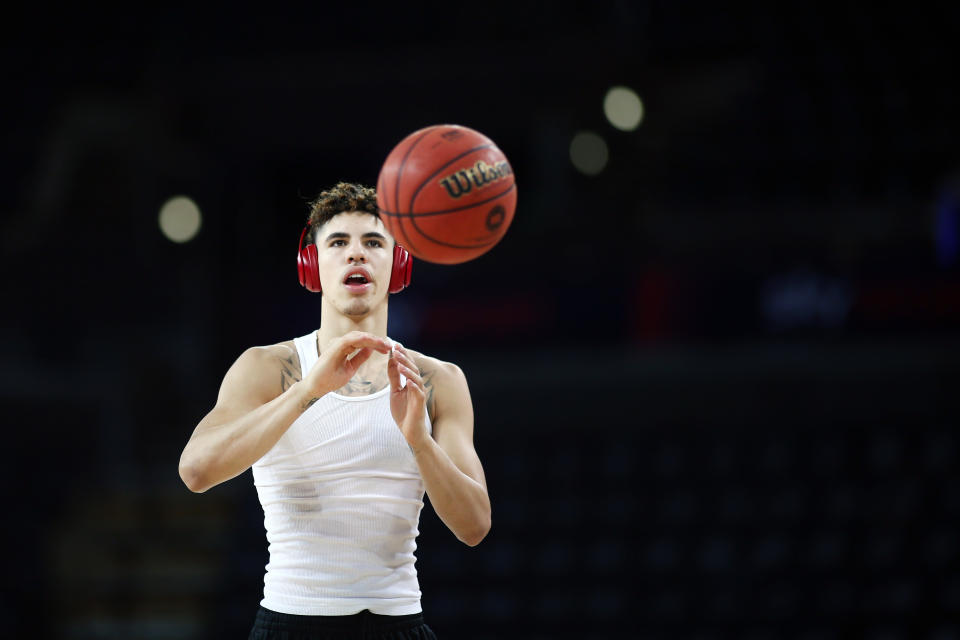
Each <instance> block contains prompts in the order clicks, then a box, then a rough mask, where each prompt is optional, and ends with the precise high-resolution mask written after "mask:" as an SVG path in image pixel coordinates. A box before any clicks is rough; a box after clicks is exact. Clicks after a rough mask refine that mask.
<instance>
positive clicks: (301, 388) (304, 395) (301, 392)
mask: <svg viewBox="0 0 960 640" xmlns="http://www.w3.org/2000/svg"><path fill="white" fill-rule="evenodd" d="M288 392H293V393H294V397H295V398H296V400H297V408H298V409H299V410H300V412H301V413H303V412H304V411H306V410H307V409H309V408H310V406H311V405H312V404H313V403H314V402H316V401H317V400H319V399H320V398H321V397H323V395H324V394H322V393H320V394H318V393H317V392H316V390H315V389H311V388H310V387H309V386H307V384H306V383H305V382H304V381H303V380H300V381H299V382H297V383H295V384H294V385H292V386H291V387H290V389H289V391H288Z"/></svg>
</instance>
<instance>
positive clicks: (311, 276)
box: [297, 244, 322, 293]
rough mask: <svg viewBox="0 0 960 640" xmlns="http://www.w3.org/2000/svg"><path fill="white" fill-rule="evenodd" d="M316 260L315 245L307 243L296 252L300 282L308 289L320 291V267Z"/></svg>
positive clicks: (315, 291)
mask: <svg viewBox="0 0 960 640" xmlns="http://www.w3.org/2000/svg"><path fill="white" fill-rule="evenodd" d="M317 262H318V259H317V246H316V245H313V244H308V245H307V246H305V247H304V248H303V249H301V250H300V253H298V254H297V274H298V275H299V276H300V284H302V285H303V286H304V287H306V288H307V290H308V291H313V292H314V293H321V292H322V289H321V288H320V268H319V266H318V264H317Z"/></svg>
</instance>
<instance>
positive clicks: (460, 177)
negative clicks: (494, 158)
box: [440, 160, 513, 198]
mask: <svg viewBox="0 0 960 640" xmlns="http://www.w3.org/2000/svg"><path fill="white" fill-rule="evenodd" d="M512 173H513V170H512V169H511V168H510V165H509V164H508V163H507V162H498V163H496V164H495V165H493V166H491V165H489V164H487V163H486V162H484V161H483V160H478V161H477V164H475V165H473V166H472V167H466V168H464V169H460V170H459V171H454V172H453V173H451V174H450V175H448V176H446V177H445V178H443V179H442V180H440V184H441V185H443V188H444V189H446V190H447V193H448V194H450V197H451V198H459V197H460V196H462V195H464V194H466V193H470V192H471V191H473V189H475V188H476V189H477V190H480V189H483V188H484V187H487V186H489V185H491V184H493V183H494V182H497V181H499V180H503V179H504V178H506V177H507V176H509V175H510V174H512Z"/></svg>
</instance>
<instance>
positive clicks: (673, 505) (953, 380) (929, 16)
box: [0, 1, 960, 640]
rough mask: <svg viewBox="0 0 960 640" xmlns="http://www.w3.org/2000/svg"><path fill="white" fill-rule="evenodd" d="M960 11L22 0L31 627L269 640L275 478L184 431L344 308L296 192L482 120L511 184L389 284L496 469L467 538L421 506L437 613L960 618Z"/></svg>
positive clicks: (11, 264) (16, 69) (21, 609)
mask: <svg viewBox="0 0 960 640" xmlns="http://www.w3.org/2000/svg"><path fill="white" fill-rule="evenodd" d="M957 7H958V5H957V4H956V3H941V4H940V5H939V6H934V5H932V4H931V5H930V6H923V4H922V3H914V4H910V3H895V4H891V5H887V4H884V3H880V4H879V5H877V6H869V5H866V4H860V5H859V8H855V6H854V5H853V4H849V5H845V4H843V3H832V4H823V5H820V4H816V3H813V4H804V5H803V6H791V5H789V4H787V5H783V4H779V3H769V4H768V5H763V6H759V5H758V6H755V7H752V8H749V9H747V8H743V7H742V6H741V8H738V9H734V8H731V7H727V6H724V3H708V2H691V3H671V2H659V1H657V2H607V3H604V2H596V3H567V4H564V3H546V2H539V3H512V4H506V5H505V4H502V3H501V4H490V3H461V4H442V5H441V4H431V3H416V2H415V3H399V4H398V3H392V4H385V5H383V6H374V5H370V6H361V5H357V4H352V3H349V8H348V7H347V6H346V4H344V5H343V6H328V5H326V4H325V3H316V4H315V5H314V6H313V7H312V8H310V9H304V8H299V9H293V8H290V9H283V8H280V7H278V6H271V7H270V8H267V6H266V5H264V6H262V7H257V8H255V9H250V8H243V7H231V8H219V9H212V8H204V7H202V6H200V5H197V6H194V7H189V8H186V7H184V8H181V9H176V8H166V9H164V10H163V11H148V10H146V9H145V8H141V7H135V6H133V5H131V6H129V7H127V8H125V9H118V10H114V11H107V10H102V9H101V10H97V9H93V8H91V7H88V6H85V5H77V6H75V7H74V8H72V9H63V8H58V9H54V8H53V7H47V8H42V7H39V8H34V9H25V8H23V7H20V8H8V9H6V10H5V11H6V12H7V13H6V16H5V19H4V24H3V26H2V27H0V35H2V42H3V44H2V47H3V54H4V55H3V56H2V58H0V69H2V70H3V78H4V87H5V91H4V93H5V96H6V97H5V98H4V101H3V102H4V104H3V112H4V114H5V115H4V116H3V118H2V123H3V155H2V162H3V165H2V166H3V189H2V190H0V214H2V223H0V242H2V251H3V279H2V302H3V308H4V313H3V314H2V316H0V317H2V327H0V345H2V357H3V359H2V367H0V375H2V380H3V382H2V385H0V415H2V416H3V418H4V434H5V437H4V442H5V445H6V447H5V450H6V451H7V454H6V460H5V461H4V464H3V465H0V469H2V471H0V473H2V474H3V475H2V478H3V486H4V493H5V501H4V506H5V511H6V513H5V515H4V523H5V526H4V530H5V533H4V538H5V544H4V545H3V550H4V552H5V555H4V557H3V564H4V566H5V571H4V574H5V578H4V597H3V598H2V601H0V607H2V608H0V612H2V617H3V620H4V625H5V629H4V632H3V635H4V636H5V637H48V638H69V639H92V638H111V639H112V638H118V639H119V638H123V639H127V638H151V639H167V638H178V639H179V638H183V639H192V638H242V637H246V633H247V631H248V630H249V627H250V624H251V622H252V617H253V615H254V612H255V609H256V606H257V604H258V602H259V599H260V597H261V589H262V578H263V567H264V564H265V563H266V541H265V538H264V531H263V522H262V512H261V511H260V508H259V503H258V502H257V498H256V494H255V491H254V488H253V486H252V479H251V476H250V474H249V472H247V473H245V474H243V475H242V476H240V477H238V478H237V479H235V480H233V481H231V482H229V483H227V484H224V485H221V486H219V487H216V488H214V489H212V490H211V491H209V492H207V493H206V494H203V495H194V494H191V493H190V492H189V491H187V489H186V488H185V487H184V486H183V485H182V484H181V482H180V480H179V478H178V475H177V461H178V457H179V454H180V451H181V449H182V447H183V445H184V444H185V443H186V441H187V439H188V437H189V435H190V432H191V430H192V429H193V427H194V426H195V424H196V423H197V422H198V421H199V420H200V418H201V417H202V416H203V415H204V414H205V413H206V412H207V411H208V410H209V409H210V408H211V407H212V405H213V402H214V401H215V399H216V394H217V389H218V387H219V384H220V380H221V379H222V376H223V374H224V372H225V371H226V370H227V368H228V367H229V366H230V364H231V363H232V362H233V361H234V359H235V358H236V357H237V356H238V355H239V354H240V353H241V352H242V351H243V350H244V349H245V348H247V347H249V346H251V345H256V344H269V343H274V342H278V341H282V340H286V339H290V338H292V337H293V336H297V335H303V334H306V333H307V332H309V331H310V330H312V329H314V328H316V326H317V323H318V319H319V316H318V314H319V297H317V296H312V295H311V294H309V293H307V292H306V291H305V290H304V289H302V288H301V287H300V286H299V285H298V283H297V279H296V274H295V267H294V248H295V246H294V245H295V244H296V240H297V238H298V236H299V232H300V229H301V228H302V224H303V222H304V220H305V218H306V214H307V207H306V201H307V200H308V199H309V198H311V197H313V196H315V195H316V194H317V193H318V192H319V191H320V190H322V189H323V188H325V187H327V186H329V185H331V184H332V183H334V182H336V181H338V180H352V181H361V182H365V183H367V184H373V183H374V182H375V181H376V176H377V173H378V171H379V168H380V164H381V163H382V162H383V159H384V158H385V157H386V155H387V154H388V153H389V151H390V149H391V148H392V147H393V145H394V144H396V143H397V142H398V141H399V140H400V139H402V138H403V137H404V136H405V135H406V134H408V133H410V132H411V131H413V130H415V129H418V128H420V127H423V126H427V125H431V124H436V123H444V122H453V123H458V124H463V125H466V126H470V127H473V128H475V129H478V130H480V131H482V132H483V133H485V134H487V135H488V136H490V137H491V138H493V139H494V140H495V141H496V142H497V143H498V145H499V146H500V148H501V149H502V150H503V151H504V152H505V153H506V154H507V156H508V157H509V158H510V160H511V163H512V165H513V168H514V171H515V174H516V177H517V183H518V190H519V204H518V209H517V212H516V217H515V220H514V222H513V225H512V227H511V228H510V230H509V233H508V234H507V235H506V237H505V239H504V240H503V241H502V242H501V243H500V244H499V245H498V246H496V247H495V248H494V249H493V250H491V251H490V252H489V253H487V254H486V255H484V256H482V257H481V258H479V259H477V260H475V261H473V262H470V263H467V264H462V265H458V266H438V265H431V264H427V263H424V262H422V261H421V262H417V263H416V264H415V266H414V272H413V286H412V287H411V288H410V289H409V290H408V291H406V292H404V293H402V294H400V295H398V296H395V297H394V298H392V300H391V334H392V335H394V336H395V337H398V338H400V339H402V340H403V341H404V342H405V344H407V345H408V346H411V347H414V348H417V349H419V350H421V351H424V352H427V353H430V354H433V355H435V356H437V357H440V358H443V359H446V360H451V361H454V362H457V363H458V364H460V366H461V367H462V368H463V369H464V371H465V372H466V374H467V377H468V380H469V381H470V384H471V391H472V395H473V401H474V405H475V412H476V445H477V449H478V452H479V454H480V456H481V459H482V460H483V461H484V464H485V468H486V473H487V478H488V482H489V487H490V494H491V497H492V502H493V522H494V525H493V529H492V531H491V533H490V535H489V536H488V537H487V539H486V540H485V541H484V542H483V543H482V544H481V545H480V546H479V547H477V548H475V549H470V548H467V547H465V546H463V545H461V544H460V543H458V542H457V541H456V540H455V539H454V537H453V536H452V534H450V533H449V532H448V531H447V530H446V529H445V528H444V527H443V525H442V524H441V523H440V522H439V521H438V520H437V518H436V516H435V515H434V514H433V512H432V511H431V509H430V508H429V506H427V507H426V508H425V509H424V512H423V516H422V521H421V532H422V533H421V537H420V540H419V552H418V555H419V560H418V563H417V567H418V570H419V573H420V580H421V586H422V588H423V591H424V596H423V606H424V609H425V613H426V615H427V618H428V620H429V622H430V623H431V625H432V626H433V627H434V629H435V630H436V631H437V632H438V633H439V634H440V637H442V638H463V639H471V638H566V637H578V638H612V637H631V638H634V637H635V638H699V639H703V640H706V639H719V638H751V639H760V638H804V639H807V640H820V639H824V640H826V639H830V638H848V637H863V638H874V639H897V638H924V639H927V638H929V639H931V640H949V639H956V638H960V626H958V623H957V620H960V574H958V573H957V571H956V567H957V566H958V565H960V562H958V559H960V558H958V555H960V553H958V552H960V550H958V544H960V541H958V537H957V534H958V531H957V527H956V523H957V522H958V521H960V517H958V516H960V482H958V481H960V474H958V467H957V463H958V434H957V429H956V427H957V417H958V413H960V411H958V408H960V406H958V405H960V402H958V392H957V389H958V388H960V358H958V355H960V331H958V328H960V267H958V255H957V254H958V238H960V236H958V233H960V231H958V229H960V226H958V216H960V147H958V143H960V124H958V123H960V118H958V117H957V114H958V113H960V92H958V90H957V74H958V71H957V69H958V65H957V64H956V63H957V60H958V57H957V53H958V47H957V45H956V34H957V32H958V31H957V30H958V27H960V11H958V9H957ZM612 87H627V88H629V89H630V90H632V91H633V92H635V93H636V95H637V96H639V98H640V99H641V100H642V105H643V107H644V110H643V117H642V120H641V121H640V123H639V126H636V128H635V129H633V130H629V131H625V130H621V129H620V128H617V127H615V126H613V125H612V124H611V122H610V121H608V118H607V116H606V115H605V111H604V104H605V98H606V96H607V95H608V91H609V90H610V89H611V88H612ZM628 95H629V94H628ZM585 136H586V137H585ZM575 140H578V141H579V142H578V143H574V141H575ZM584 150H585V151H584ZM572 152H574V153H572ZM581 152H584V153H586V154H587V155H586V157H585V158H584V157H577V153H581ZM574 161H576V162H577V163H578V164H579V165H580V166H581V167H582V168H583V169H584V170H580V169H578V166H577V165H576V164H574ZM584 171H586V172H584ZM175 196H187V197H189V198H190V199H192V201H193V202H194V203H195V204H196V206H197V207H198V209H199V211H200V215H201V216H202V217H201V219H200V220H201V223H200V227H199V231H198V232H197V233H196V235H195V236H194V237H193V238H192V239H191V240H189V241H186V242H172V241H171V240H169V239H168V238H167V237H165V235H164V233H162V232H161V227H160V225H159V223H158V219H159V218H158V217H159V215H160V210H161V207H162V206H163V205H164V203H165V202H167V201H168V200H169V199H170V198H173V197H175ZM618 630H619V633H620V635H617V633H618Z"/></svg>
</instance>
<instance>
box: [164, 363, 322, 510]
mask: <svg viewBox="0 0 960 640" xmlns="http://www.w3.org/2000/svg"><path fill="white" fill-rule="evenodd" d="M316 400H317V398H316V397H314V396H313V395H312V394H311V393H310V392H309V390H307V389H306V386H305V385H304V384H303V383H302V382H297V383H295V384H294V385H292V386H291V387H290V388H288V389H287V390H286V391H285V392H283V393H282V394H280V395H279V396H277V397H276V398H274V399H273V400H271V401H269V402H267V403H266V404H263V405H260V406H259V407H257V408H256V409H254V410H253V411H250V412H249V413H246V414H244V415H242V416H240V417H238V418H236V419H234V420H231V421H229V422H225V423H223V424H217V425H203V424H202V423H201V425H200V426H199V427H198V428H197V431H196V432H194V434H193V436H192V437H191V438H190V441H189V442H188V443H187V446H186V447H185V448H184V450H183V453H182V454H181V456H180V477H181V478H182V479H183V481H184V483H185V484H186V485H187V487H188V488H189V489H190V490H191V491H195V492H203V491H206V490H207V489H209V488H211V487H213V486H216V485H218V484H220V483H221V482H225V481H227V480H230V479H231V478H234V477H236V476H238V475H240V474H241V473H243V472H244V471H246V470H247V469H249V468H250V466H251V465H253V463H254V462H256V461H257V460H259V459H260V458H261V457H263V455H264V454H266V453H267V452H268V451H269V450H270V449H271V448H273V445H275V444H276V443H277V441H278V440H279V439H280V438H281V437H282V436H283V434H284V433H286V431H287V429H289V428H290V425H291V424H293V422H294V420H296V419H297V418H298V417H299V416H300V414H301V413H303V412H304V411H306V410H307V408H308V407H309V406H310V405H311V404H313V402H315V401H316Z"/></svg>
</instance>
